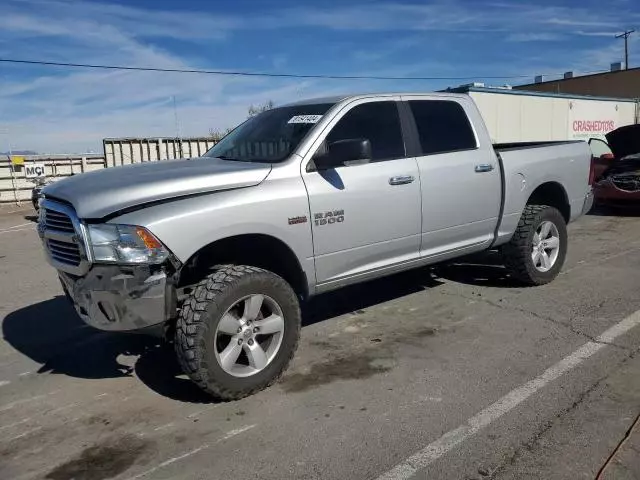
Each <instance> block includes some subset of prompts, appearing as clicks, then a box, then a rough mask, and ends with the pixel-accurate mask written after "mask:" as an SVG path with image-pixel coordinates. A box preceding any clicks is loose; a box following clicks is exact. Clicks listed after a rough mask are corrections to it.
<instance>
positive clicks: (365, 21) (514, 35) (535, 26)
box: [0, 0, 640, 153]
mask: <svg viewBox="0 0 640 480" xmlns="http://www.w3.org/2000/svg"><path fill="white" fill-rule="evenodd" d="M635 27H640V6H639V5H638V0H609V1H608V2H603V1H602V0H530V1H524V2H514V1H507V0H440V1H433V2H432V1H420V2H419V1H413V0H403V1H400V2H393V1H372V0H355V1H349V2H347V1H336V0H325V1H323V2H319V1H316V2H305V1H304V0H298V1H292V0H261V1H257V0H255V1H248V0H235V1H233V2H231V1H225V2H220V1H213V0H209V1H207V0H191V1H190V0H181V1H169V0H155V1H151V0H139V1H135V0H131V1H120V2H107V1H102V2H98V1H81V2H76V1H66V0H2V1H1V2H0V57H2V58H20V59H29V60H47V61H54V62H76V63H103V64H117V65H131V66H151V67H163V68H190V69H191V68H193V69H220V70H246V71H261V72H273V73H301V74H335V75H375V76H430V77H458V76H470V77H474V79H475V80H476V81H486V83H487V84H492V85H502V84H505V83H510V84H517V83H527V82H529V81H532V80H533V76H534V75H535V74H541V73H547V74H548V73H561V72H564V71H567V70H574V71H576V72H588V71H595V70H602V69H607V68H608V67H609V64H610V63H611V62H614V61H620V60H622V56H623V43H622V41H621V40H615V39H614V38H613V36H614V34H615V33H618V32H620V31H622V29H624V28H635ZM631 53H632V55H631V59H630V66H638V65H640V35H639V34H636V35H635V36H632V39H631ZM513 75H527V76H528V77H527V78H521V79H514V78H504V79H491V80H490V79H485V77H487V76H504V77H509V76H513ZM460 83H468V82H466V81H464V82H463V81H460V80H437V81H374V80H316V79H304V80H296V79H278V78H255V77H254V78H238V77H220V76H209V75H193V74H178V73H151V72H123V71H96V70H81V69H64V68H58V67H38V66H26V65H9V64H0V151H2V150H6V149H7V147H8V144H9V143H11V146H12V147H13V148H14V149H34V150H37V151H39V152H46V153H53V152H58V153H60V152H82V151H88V150H95V151H101V140H102V138H103V137H120V136H123V137H124V136H130V137H132V136H174V135H175V134H176V128H175V120H174V111H173V101H172V96H175V97H176V103H177V108H178V116H179V120H180V121H179V123H180V129H181V132H182V134H183V135H185V136H189V135H206V134H207V133H208V132H209V129H224V128H226V127H229V126H233V125H235V124H237V123H239V122H240V121H242V120H243V119H244V118H245V117H246V111H247V108H248V106H249V105H251V104H259V103H263V102H265V101H267V100H273V101H274V102H275V103H276V104H282V103H286V102H288V101H292V100H296V99H298V98H304V97H310V96H320V95H326V94H337V93H346V92H363V91H398V90H402V91H429V90H434V89H440V88H444V87H447V86H452V85H458V84H460Z"/></svg>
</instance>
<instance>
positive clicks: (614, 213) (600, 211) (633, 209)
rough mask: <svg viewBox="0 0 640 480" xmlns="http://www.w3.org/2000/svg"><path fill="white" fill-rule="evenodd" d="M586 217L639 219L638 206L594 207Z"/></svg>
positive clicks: (639, 211) (639, 209) (639, 210)
mask: <svg viewBox="0 0 640 480" xmlns="http://www.w3.org/2000/svg"><path fill="white" fill-rule="evenodd" d="M587 215H593V216H596V217H640V205H625V206H616V205H596V206H595V207H593V208H592V209H591V210H590V211H589V213H588V214H587Z"/></svg>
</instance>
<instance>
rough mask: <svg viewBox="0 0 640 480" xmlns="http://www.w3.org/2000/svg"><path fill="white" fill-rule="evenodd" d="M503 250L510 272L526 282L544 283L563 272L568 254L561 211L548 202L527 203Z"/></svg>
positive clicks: (531, 283)
mask: <svg viewBox="0 0 640 480" xmlns="http://www.w3.org/2000/svg"><path fill="white" fill-rule="evenodd" d="M502 253H503V256H504V262H505V265H506V267H507V268H508V269H509V270H510V271H511V275H512V276H513V277H514V278H516V279H517V280H520V281H521V282H523V283H525V284H527V285H544V284H545V283H549V282H550V281H552V280H553V279H554V278H556V277H557V276H558V273H560V269H561V268H562V265H563V264H564V259H565V257H566V255H567V226H566V222H565V220H564V217H563V216H562V214H561V213H560V212H559V211H558V210H557V209H555V208H553V207H549V206H546V205H527V206H526V207H525V209H524V212H523V213H522V217H520V221H519V222H518V228H517V229H516V232H515V233H514V235H513V237H512V238H511V240H510V241H509V243H508V244H506V245H505V246H504V247H503V249H502Z"/></svg>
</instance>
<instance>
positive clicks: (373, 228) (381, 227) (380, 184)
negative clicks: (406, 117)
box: [303, 100, 421, 285]
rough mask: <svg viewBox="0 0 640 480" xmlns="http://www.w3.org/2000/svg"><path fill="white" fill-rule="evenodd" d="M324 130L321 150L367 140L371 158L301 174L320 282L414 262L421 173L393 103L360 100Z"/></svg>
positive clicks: (340, 280)
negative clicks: (409, 155) (408, 152)
mask: <svg viewBox="0 0 640 480" xmlns="http://www.w3.org/2000/svg"><path fill="white" fill-rule="evenodd" d="M336 122H337V123H336ZM328 130H329V133H328V135H327V136H326V138H325V143H324V144H325V145H328V144H330V143H332V142H335V141H338V140H347V139H368V140H369V141H370V142H371V150H372V159H371V161H370V162H369V163H358V162H353V163H352V164H345V165H344V166H339V167H337V168H334V169H330V170H325V171H320V172H317V171H310V172H308V171H306V170H304V171H303V179H304V182H305V185H306V188H307V192H308V195H309V205H310V208H311V219H312V231H313V248H314V257H315V266H316V280H317V282H318V284H319V285H320V284H323V283H324V284H331V283H340V282H342V281H345V283H346V281H348V279H354V278H361V277H366V276H367V275H368V274H375V273H376V272H379V271H380V270H384V269H386V268H389V267H390V266H393V265H398V264H402V263H403V262H407V261H410V260H414V259H416V258H418V256H419V245H420V221H421V220H420V210H421V207H420V198H421V197H420V181H419V172H418V166H417V163H416V160H415V158H406V155H405V147H404V141H403V135H402V131H401V127H400V120H399V115H398V108H397V104H396V102H395V101H373V102H372V101H367V100H361V101H359V102H357V103H356V104H355V105H354V106H350V108H349V109H348V111H346V113H345V112H344V111H343V112H341V114H339V117H338V118H337V119H336V120H334V122H333V126H332V127H330V128H329V129H328ZM347 163H350V162H347Z"/></svg>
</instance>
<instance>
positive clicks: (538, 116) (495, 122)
mask: <svg viewBox="0 0 640 480" xmlns="http://www.w3.org/2000/svg"><path fill="white" fill-rule="evenodd" d="M448 91H452V92H458V93H466V94H468V95H469V96H471V97H472V98H473V100H474V101H475V102H476V105H478V108H479V109H480V112H481V113H482V117H483V118H484V121H485V123H486V124H487V128H488V129H489V134H490V136H491V139H492V141H493V142H495V143H509V142H536V141H553V140H589V138H593V137H595V138H604V135H605V134H606V133H607V132H610V131H611V130H614V129H616V128H618V127H621V126H623V125H629V124H633V123H638V115H639V103H638V100H634V99H629V98H608V97H590V96H584V95H568V94H554V93H546V92H528V91H524V90H511V89H508V88H487V87H484V86H477V85H469V86H461V87H457V88H453V89H449V90H448Z"/></svg>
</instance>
